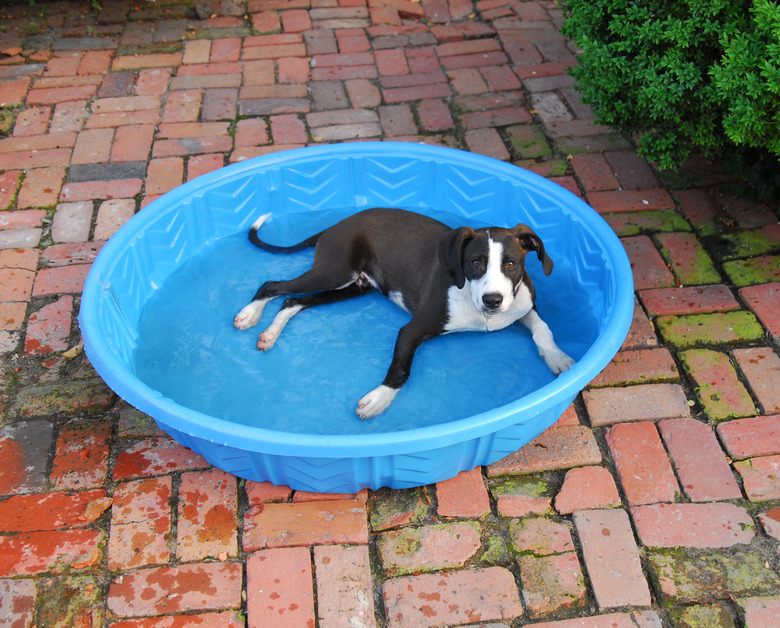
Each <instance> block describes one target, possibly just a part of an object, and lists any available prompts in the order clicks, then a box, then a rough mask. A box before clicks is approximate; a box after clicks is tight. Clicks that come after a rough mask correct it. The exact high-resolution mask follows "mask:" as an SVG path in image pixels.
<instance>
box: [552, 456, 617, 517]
mask: <svg viewBox="0 0 780 628" xmlns="http://www.w3.org/2000/svg"><path fill="white" fill-rule="evenodd" d="M615 506H620V495H619V494H618V491H617V486H616V485H615V479H614V478H613V477H612V474H611V473H610V472H609V471H608V470H607V469H605V468H604V467H580V468H578V469H571V470H570V471H567V472H566V476H565V477H564V479H563V485H562V486H561V490H560V491H559V492H558V494H557V495H556V496H555V509H556V510H557V511H558V512H559V513H561V514H562V515H567V514H570V513H572V512H575V511H577V510H594V509H597V508H611V507H615Z"/></svg>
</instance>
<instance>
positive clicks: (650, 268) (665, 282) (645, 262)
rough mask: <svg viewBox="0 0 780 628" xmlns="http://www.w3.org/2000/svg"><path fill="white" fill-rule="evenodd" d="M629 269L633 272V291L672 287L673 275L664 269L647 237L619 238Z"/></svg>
mask: <svg viewBox="0 0 780 628" xmlns="http://www.w3.org/2000/svg"><path fill="white" fill-rule="evenodd" d="M621 242H622V243H623V246H624V247H625V249H626V253H627V254H628V259H629V261H630V262H631V269H632V270H633V272H634V289H635V290H644V289H646V288H665V287H669V286H674V285H675V284H676V281H675V279H674V275H672V273H671V272H670V271H669V269H668V268H667V267H666V262H664V260H663V258H662V257H661V254H660V253H659V252H658V250H657V249H656V248H655V245H654V244H653V242H652V240H650V238H648V237H647V236H635V237H631V238H621Z"/></svg>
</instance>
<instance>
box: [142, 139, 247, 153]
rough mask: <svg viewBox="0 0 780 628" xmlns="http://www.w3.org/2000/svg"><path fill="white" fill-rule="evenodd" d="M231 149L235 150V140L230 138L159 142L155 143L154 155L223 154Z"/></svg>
mask: <svg viewBox="0 0 780 628" xmlns="http://www.w3.org/2000/svg"><path fill="white" fill-rule="evenodd" d="M231 148H233V139H232V138H231V137H230V136H215V137H200V138H182V139H175V140H157V141H156V142H155V143H154V149H153V151H152V155H153V156H154V157H174V156H180V155H181V156H186V155H198V154H203V153H223V152H227V151H229V150H230V149H231Z"/></svg>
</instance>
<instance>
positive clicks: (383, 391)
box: [355, 384, 398, 419]
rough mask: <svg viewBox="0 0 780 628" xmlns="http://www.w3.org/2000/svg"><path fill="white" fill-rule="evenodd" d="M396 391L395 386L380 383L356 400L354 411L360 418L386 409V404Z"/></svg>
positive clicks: (391, 399) (368, 416)
mask: <svg viewBox="0 0 780 628" xmlns="http://www.w3.org/2000/svg"><path fill="white" fill-rule="evenodd" d="M397 393H398V389H397V388H390V387H389V386H385V385H384V384H382V385H381V386H378V387H376V388H374V390H372V391H371V392H370V393H368V394H367V395H366V396H365V397H363V398H362V399H361V400H360V401H358V407H357V410H355V412H357V415H358V416H359V417H360V418H361V419H370V418H371V417H375V416H376V415H377V414H381V413H382V412H384V411H385V410H386V409H387V406H389V405H390V404H391V403H392V401H393V399H395V396H396V394H397Z"/></svg>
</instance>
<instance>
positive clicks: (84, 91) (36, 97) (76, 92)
mask: <svg viewBox="0 0 780 628" xmlns="http://www.w3.org/2000/svg"><path fill="white" fill-rule="evenodd" d="M95 92H97V85H75V86H70V87H44V88H41V89H31V90H30V91H29V92H28V93H27V104H28V105H55V104H58V103H63V102H68V101H73V100H89V99H90V98H92V97H93V96H94V95H95Z"/></svg>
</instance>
